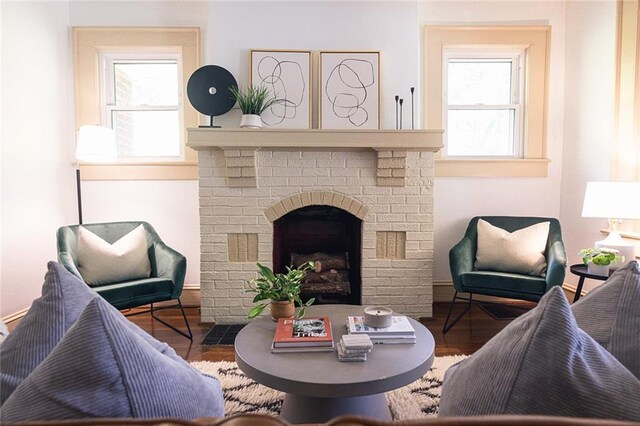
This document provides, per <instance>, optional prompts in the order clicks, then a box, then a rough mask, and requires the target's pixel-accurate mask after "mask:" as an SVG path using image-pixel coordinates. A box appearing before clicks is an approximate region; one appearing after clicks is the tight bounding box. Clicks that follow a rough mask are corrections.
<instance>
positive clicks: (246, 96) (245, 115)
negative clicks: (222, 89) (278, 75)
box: [229, 86, 280, 129]
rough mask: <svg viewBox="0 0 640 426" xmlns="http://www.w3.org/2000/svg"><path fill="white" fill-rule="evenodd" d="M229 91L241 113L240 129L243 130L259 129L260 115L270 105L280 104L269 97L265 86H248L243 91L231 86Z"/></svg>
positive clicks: (260, 124)
mask: <svg viewBox="0 0 640 426" xmlns="http://www.w3.org/2000/svg"><path fill="white" fill-rule="evenodd" d="M229 90H230V91H231V95H232V96H233V98H234V99H235V100H236V101H237V102H238V106H239V107H240V110H241V111H242V119H241V120H240V127H244V128H249V129H259V128H261V127H262V119H261V118H260V114H262V113H263V112H264V110H266V109H267V108H269V107H270V106H271V105H274V104H276V103H278V102H280V100H279V99H277V98H275V97H269V89H267V88H266V87H265V86H248V87H247V88H245V89H240V88H238V87H237V86H232V87H231V88H230V89H229Z"/></svg>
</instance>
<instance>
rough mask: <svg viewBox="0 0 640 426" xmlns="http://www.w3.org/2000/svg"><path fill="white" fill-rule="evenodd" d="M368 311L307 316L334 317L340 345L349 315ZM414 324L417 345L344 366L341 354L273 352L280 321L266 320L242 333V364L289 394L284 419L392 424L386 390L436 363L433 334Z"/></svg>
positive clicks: (322, 310) (330, 308)
mask: <svg viewBox="0 0 640 426" xmlns="http://www.w3.org/2000/svg"><path fill="white" fill-rule="evenodd" d="M362 309H363V307H362V306H350V305H317V306H311V307H309V308H307V313H306V315H305V317H307V318H314V317H321V316H327V317H329V319H330V320H331V328H332V329H333V338H334V342H335V343H337V342H338V341H339V340H340V337H341V336H342V335H343V334H345V333H346V326H345V324H346V320H347V316H349V315H362ZM409 320H410V321H411V324H412V325H413V327H414V328H415V330H416V343H415V344H414V345H406V344H404V345H374V347H373V350H372V351H371V352H370V353H369V354H368V357H367V361H366V362H340V361H338V356H337V353H336V352H306V353H277V354H272V353H271V342H272V340H273V334H274V332H275V329H276V323H275V322H274V321H271V319H270V318H269V317H261V318H259V319H256V320H253V321H252V322H250V323H249V324H248V325H247V326H246V327H244V328H243V329H242V331H240V333H238V336H237V337H236V341H235V352H236V362H237V363H238V366H239V367H240V369H241V370H242V371H243V372H244V373H245V374H246V375H247V376H248V377H250V378H252V379H253V380H255V381H256V382H258V383H261V384H263V385H265V386H268V387H270V388H273V389H277V390H280V391H282V392H285V393H286V394H285V398H284V403H283V405H282V411H281V414H280V416H281V417H282V418H283V419H285V420H287V421H289V422H291V423H316V422H326V421H328V420H330V419H331V418H333V417H336V416H339V415H344V414H359V415H365V416H370V417H375V418H379V419H384V420H390V419H391V413H390V412H389V407H388V405H387V401H386V399H385V396H384V392H387V391H390V390H393V389H398V388H400V387H402V386H405V385H407V384H409V383H412V382H414V381H415V380H417V379H419V378H420V377H422V376H423V375H424V374H425V373H426V372H427V371H428V370H429V368H430V367H431V363H432V362H433V356H434V349H435V342H434V340H433V336H432V335H431V333H430V332H429V330H427V329H426V328H425V327H424V326H423V325H422V324H420V323H419V322H418V321H415V320H413V319H411V318H410V319H409Z"/></svg>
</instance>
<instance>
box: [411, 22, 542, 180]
mask: <svg viewBox="0 0 640 426" xmlns="http://www.w3.org/2000/svg"><path fill="white" fill-rule="evenodd" d="M550 45H551V27H550V26H548V25H530V26H529V25H525V26H510V25H504V26H502V25H500V26H462V25H455V26H449V25H425V26H424V38H423V49H424V56H423V67H424V68H423V76H424V85H423V87H424V90H423V91H422V92H423V96H424V101H423V104H424V109H423V111H424V120H423V123H424V125H425V127H427V128H432V129H442V128H443V125H442V59H443V58H442V52H443V50H444V47H445V46H446V47H448V48H452V47H459V48H463V49H464V48H475V47H481V46H515V47H518V48H520V47H525V52H526V53H525V57H526V66H525V74H524V75H525V81H526V84H525V93H524V100H525V102H524V107H525V109H526V113H525V115H524V120H523V127H524V141H525V143H524V153H523V158H520V159H519V158H506V159H505V158H490V159H485V158H471V159H460V158H452V157H449V158H443V157H442V155H441V153H440V152H439V153H436V156H435V176H436V177H464V176H468V177H510V176H511V177H515V176H517V177H545V176H547V174H548V169H549V162H550V160H549V159H548V158H547V91H548V82H547V79H548V78H549V77H548V76H549V60H550V59H549V58H550V51H551V49H550Z"/></svg>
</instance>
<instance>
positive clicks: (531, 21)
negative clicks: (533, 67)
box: [419, 1, 565, 281]
mask: <svg viewBox="0 0 640 426" xmlns="http://www.w3.org/2000/svg"><path fill="white" fill-rule="evenodd" d="M419 20H420V24H421V25H426V24H431V25H438V24H439V25H451V24H465V25H468V24H478V25H551V27H552V28H551V55H550V58H551V62H550V68H549V73H550V75H549V87H548V93H549V97H548V132H547V145H548V158H550V159H551V163H550V164H549V174H548V177H546V178H499V179H498V178H436V183H435V258H434V262H435V265H434V280H442V281H450V280H451V274H450V271H449V250H450V249H451V247H453V245H455V244H456V243H457V242H458V241H459V240H460V238H462V235H463V234H464V231H465V229H466V226H467V224H468V222H469V219H470V218H471V217H473V216H477V215H507V216H548V217H556V218H560V188H561V174H562V146H563V132H564V129H563V125H564V78H565V62H564V54H565V3H564V2H562V1H554V2H540V1H529V2H526V1H513V2H497V1H468V2H459V1H456V2H448V1H423V2H421V3H420V8H419Z"/></svg>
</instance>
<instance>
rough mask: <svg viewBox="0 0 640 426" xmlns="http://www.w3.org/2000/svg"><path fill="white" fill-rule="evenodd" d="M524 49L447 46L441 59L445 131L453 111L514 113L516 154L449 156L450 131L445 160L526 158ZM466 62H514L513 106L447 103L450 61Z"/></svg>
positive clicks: (445, 135) (444, 154) (512, 76)
mask: <svg viewBox="0 0 640 426" xmlns="http://www.w3.org/2000/svg"><path fill="white" fill-rule="evenodd" d="M525 57H526V55H525V47H524V46H523V47H520V48H514V47H513V46H476V47H473V48H460V47H452V48H450V47H447V46H445V48H444V51H443V58H442V125H443V129H447V128H448V116H449V114H448V112H449V110H450V109H456V110H474V111H475V110H483V109H486V110H514V114H515V119H514V129H513V132H514V146H513V155H491V154H488V155H473V156H467V155H449V150H448V140H447V132H446V130H445V134H444V148H443V150H442V156H443V158H451V159H458V160H465V159H515V158H523V156H524V126H523V123H524V80H525V79H524V70H525V69H526V65H525V64H526V62H525V61H526V59H525ZM458 59H459V60H461V61H464V60H466V59H472V60H476V61H478V62H482V61H486V62H497V61H509V62H511V65H512V66H511V81H512V84H511V94H510V97H511V103H510V104H507V105H497V104H496V105H484V104H478V105H451V104H449V101H448V95H449V94H448V91H447V88H448V87H449V84H448V83H449V82H448V76H449V70H448V68H449V62H450V61H452V60H458Z"/></svg>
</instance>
